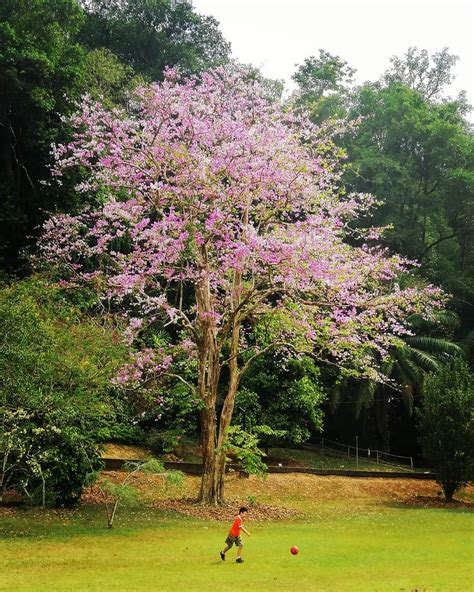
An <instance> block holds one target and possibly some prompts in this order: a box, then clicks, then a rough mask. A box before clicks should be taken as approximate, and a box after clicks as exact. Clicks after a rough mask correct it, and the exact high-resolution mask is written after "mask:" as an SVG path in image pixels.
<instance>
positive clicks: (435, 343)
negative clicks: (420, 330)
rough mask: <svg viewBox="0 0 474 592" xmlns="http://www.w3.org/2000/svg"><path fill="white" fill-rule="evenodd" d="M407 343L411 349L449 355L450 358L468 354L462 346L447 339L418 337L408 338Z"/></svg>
mask: <svg viewBox="0 0 474 592" xmlns="http://www.w3.org/2000/svg"><path fill="white" fill-rule="evenodd" d="M405 343H406V344H407V345H408V346H409V347H410V348H416V349H418V350H423V351H424V352H426V353H429V354H448V355H450V356H462V357H465V356H466V354H465V352H464V350H463V348H462V347H461V346H459V345H458V344H457V343H453V342H452V341H448V340H447V339H439V338H438V337H426V336H423V335H416V336H413V337H406V338H405Z"/></svg>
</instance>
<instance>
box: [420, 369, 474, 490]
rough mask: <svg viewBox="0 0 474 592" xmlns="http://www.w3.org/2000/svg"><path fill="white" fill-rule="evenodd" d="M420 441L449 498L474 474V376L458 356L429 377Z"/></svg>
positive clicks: (421, 411) (421, 421)
mask: <svg viewBox="0 0 474 592" xmlns="http://www.w3.org/2000/svg"><path fill="white" fill-rule="evenodd" d="M418 419H419V427H420V433H421V436H420V443H421V446H422V449H423V454H424V456H425V458H426V459H427V460H428V461H429V462H430V463H431V464H432V466H433V468H434V469H435V471H436V472H437V474H438V478H437V481H438V483H439V484H440V485H441V487H442V488H443V491H444V495H445V497H446V500H447V501H452V499H453V495H454V493H455V492H456V491H457V490H458V489H459V488H460V487H462V486H464V485H466V484H467V483H468V482H469V481H471V480H472V479H473V478H474V380H473V376H472V374H471V373H470V372H469V368H468V366H467V364H466V363H465V362H464V361H463V360H461V359H459V358H455V359H454V360H452V361H451V362H449V363H448V364H446V365H445V366H443V367H442V368H441V369H440V370H439V371H438V372H436V373H434V374H432V375H431V376H430V377H428V379H427V380H426V384H425V397H424V402H423V409H421V410H420V411H419V412H418Z"/></svg>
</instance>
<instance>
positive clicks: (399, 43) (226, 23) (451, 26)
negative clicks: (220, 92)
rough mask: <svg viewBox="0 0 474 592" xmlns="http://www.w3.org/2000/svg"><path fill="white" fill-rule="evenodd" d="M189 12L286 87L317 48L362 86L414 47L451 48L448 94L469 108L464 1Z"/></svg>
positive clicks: (244, 3) (472, 67) (292, 4)
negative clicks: (212, 22) (344, 65)
mask: <svg viewBox="0 0 474 592" xmlns="http://www.w3.org/2000/svg"><path fill="white" fill-rule="evenodd" d="M193 6H194V8H195V10H196V11H197V12H199V13H201V14H211V15H213V16H214V17H215V18H216V19H217V20H218V21H219V23H220V28H221V31H222V33H223V34H224V36H225V38H226V39H227V40H228V41H230V42H231V44H232V51H233V55H234V57H235V58H236V59H238V60H239V61H241V62H244V63H252V64H254V65H255V66H259V67H260V68H261V70H262V72H263V74H265V75H266V76H269V77H271V78H279V79H284V80H285V81H286V83H287V87H290V88H291V87H292V86H293V84H292V82H291V75H292V74H293V72H294V71H295V69H296V68H295V64H301V63H302V62H303V60H304V59H305V58H306V57H309V56H310V55H318V53H319V51H318V50H319V48H321V49H324V50H326V51H329V52H330V53H331V54H333V55H338V56H340V57H341V58H343V59H344V60H346V61H347V62H348V63H349V65H350V66H351V67H353V68H356V69H357V73H356V81H357V82H358V83H361V82H364V81H365V80H377V79H378V78H379V76H380V75H381V74H382V73H383V72H384V71H385V70H386V69H387V67H388V65H389V58H390V57H391V56H392V55H399V56H402V55H404V54H405V52H406V50H407V49H408V47H410V46H412V45H415V46H417V47H418V48H420V49H427V50H428V52H429V53H430V54H431V53H434V52H435V51H438V50H440V49H442V48H443V47H448V48H449V49H450V52H451V53H454V54H455V55H458V56H459V57H460V60H459V62H458V63H457V65H456V67H455V74H456V79H455V81H454V82H453V84H452V85H451V87H450V90H449V92H448V94H449V95H451V96H456V95H457V94H458V92H459V91H460V90H466V91H467V94H468V100H469V102H470V103H471V104H473V103H474V80H473V78H474V77H473V72H474V43H473V24H474V22H473V19H474V8H473V6H474V4H473V3H472V2H468V1H467V0H452V1H449V0H443V1H438V2H436V1H434V2H431V1H430V0H399V1H398V2H394V1H393V0H365V1H360V0H333V1H331V0H276V1H273V0H194V1H193ZM471 119H474V113H473V112H471Z"/></svg>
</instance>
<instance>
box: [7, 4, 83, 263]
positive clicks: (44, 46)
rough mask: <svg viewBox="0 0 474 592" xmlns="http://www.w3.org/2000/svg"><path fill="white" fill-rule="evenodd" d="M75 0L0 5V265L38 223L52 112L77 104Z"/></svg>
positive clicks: (54, 123) (54, 125)
mask: <svg viewBox="0 0 474 592" xmlns="http://www.w3.org/2000/svg"><path fill="white" fill-rule="evenodd" d="M81 19H82V15H81V10H80V8H79V6H78V5H77V2H75V0H4V1H3V2H2V3H0V187H1V195H2V198H1V199H2V207H1V211H0V237H1V238H0V259H3V260H5V261H8V262H9V263H13V262H14V261H15V260H16V256H17V253H18V249H19V247H20V246H21V245H22V244H24V240H25V235H26V234H28V233H31V231H32V229H33V228H34V226H35V225H36V224H38V223H39V220H40V216H39V208H40V207H43V208H47V207H48V205H51V201H48V199H47V198H46V196H45V195H44V194H40V186H39V183H38V181H39V180H40V179H43V178H44V177H45V176H46V174H47V172H46V164H47V162H48V161H49V151H50V144H51V142H53V141H57V140H58V134H57V132H58V127H59V125H60V120H59V115H58V113H60V112H64V111H66V110H67V99H66V95H69V96H70V97H71V98H74V97H76V98H78V92H79V87H78V79H79V71H80V67H81V63H82V57H83V52H82V50H81V48H80V47H79V46H78V45H77V44H76V43H74V42H73V41H71V38H72V37H73V36H74V35H75V33H76V32H77V31H78V29H79V27H80V24H81Z"/></svg>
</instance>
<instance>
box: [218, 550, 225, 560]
mask: <svg viewBox="0 0 474 592" xmlns="http://www.w3.org/2000/svg"><path fill="white" fill-rule="evenodd" d="M219 555H220V556H221V559H222V561H225V553H224V551H221V552H220V553H219Z"/></svg>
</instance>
